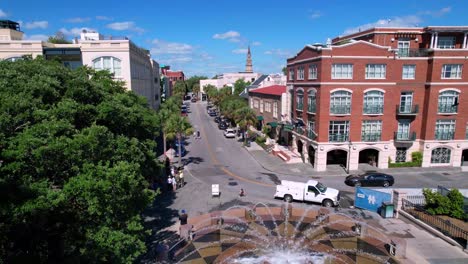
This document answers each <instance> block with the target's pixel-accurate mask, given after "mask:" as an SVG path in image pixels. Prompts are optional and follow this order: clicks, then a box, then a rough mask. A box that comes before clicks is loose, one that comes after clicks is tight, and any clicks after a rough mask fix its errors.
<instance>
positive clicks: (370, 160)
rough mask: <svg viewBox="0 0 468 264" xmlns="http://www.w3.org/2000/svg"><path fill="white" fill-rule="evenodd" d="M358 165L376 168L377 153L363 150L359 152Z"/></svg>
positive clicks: (372, 150) (377, 162) (376, 151)
mask: <svg viewBox="0 0 468 264" xmlns="http://www.w3.org/2000/svg"><path fill="white" fill-rule="evenodd" d="M359 163H365V164H369V165H371V166H374V167H378V164H379V151H378V150H376V149H363V150H361V151H360V152H359Z"/></svg>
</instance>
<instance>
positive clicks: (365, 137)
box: [361, 133, 382, 142]
mask: <svg viewBox="0 0 468 264" xmlns="http://www.w3.org/2000/svg"><path fill="white" fill-rule="evenodd" d="M381 136H382V134H381V133H365V134H362V136H361V140H362V141H371V142H374V141H380V138H381Z"/></svg>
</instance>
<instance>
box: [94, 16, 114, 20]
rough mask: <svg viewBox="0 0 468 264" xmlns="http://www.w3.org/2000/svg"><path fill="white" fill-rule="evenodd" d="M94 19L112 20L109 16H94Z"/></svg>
mask: <svg viewBox="0 0 468 264" xmlns="http://www.w3.org/2000/svg"><path fill="white" fill-rule="evenodd" d="M96 19H97V20H112V18H111V17H107V16H96Z"/></svg>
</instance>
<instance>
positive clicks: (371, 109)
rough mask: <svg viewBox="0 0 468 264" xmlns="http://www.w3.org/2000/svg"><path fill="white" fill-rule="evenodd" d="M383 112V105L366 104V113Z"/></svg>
mask: <svg viewBox="0 0 468 264" xmlns="http://www.w3.org/2000/svg"><path fill="white" fill-rule="evenodd" d="M382 113H383V105H382V104H377V105H364V114H382Z"/></svg>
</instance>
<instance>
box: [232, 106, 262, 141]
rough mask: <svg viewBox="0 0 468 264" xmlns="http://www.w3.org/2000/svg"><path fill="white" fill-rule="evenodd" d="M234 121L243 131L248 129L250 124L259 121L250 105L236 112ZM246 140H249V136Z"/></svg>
mask: <svg viewBox="0 0 468 264" xmlns="http://www.w3.org/2000/svg"><path fill="white" fill-rule="evenodd" d="M234 121H235V122H236V124H237V125H239V127H240V128H242V130H243V131H247V129H248V128H249V127H250V126H253V125H255V124H256V123H257V116H256V115H255V112H254V111H253V110H252V109H250V108H249V107H243V108H240V109H237V110H236V111H235V112H234ZM244 142H247V138H245V141H244Z"/></svg>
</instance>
